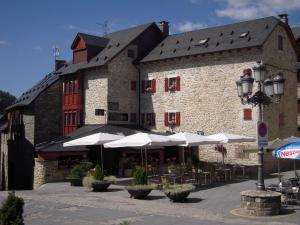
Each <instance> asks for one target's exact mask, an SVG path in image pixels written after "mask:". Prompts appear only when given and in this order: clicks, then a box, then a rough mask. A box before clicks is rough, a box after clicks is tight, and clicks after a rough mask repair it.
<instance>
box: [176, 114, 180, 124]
mask: <svg viewBox="0 0 300 225" xmlns="http://www.w3.org/2000/svg"><path fill="white" fill-rule="evenodd" d="M176 126H180V112H176Z"/></svg>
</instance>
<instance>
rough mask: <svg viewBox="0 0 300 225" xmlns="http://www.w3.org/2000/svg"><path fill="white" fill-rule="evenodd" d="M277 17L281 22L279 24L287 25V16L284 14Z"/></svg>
mask: <svg viewBox="0 0 300 225" xmlns="http://www.w3.org/2000/svg"><path fill="white" fill-rule="evenodd" d="M278 17H279V19H280V20H281V22H283V23H285V24H286V25H289V18H288V14H286V13H283V14H279V15H278Z"/></svg>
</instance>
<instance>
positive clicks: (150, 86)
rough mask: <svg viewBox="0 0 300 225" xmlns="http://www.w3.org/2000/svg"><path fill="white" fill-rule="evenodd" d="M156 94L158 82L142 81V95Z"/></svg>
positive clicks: (153, 80)
mask: <svg viewBox="0 0 300 225" xmlns="http://www.w3.org/2000/svg"><path fill="white" fill-rule="evenodd" d="M145 92H146V93H155V92H156V80H155V79H152V80H143V81H142V93H145Z"/></svg>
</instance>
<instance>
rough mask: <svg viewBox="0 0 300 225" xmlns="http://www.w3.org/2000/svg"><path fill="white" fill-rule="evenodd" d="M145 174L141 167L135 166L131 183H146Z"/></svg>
mask: <svg viewBox="0 0 300 225" xmlns="http://www.w3.org/2000/svg"><path fill="white" fill-rule="evenodd" d="M147 183H148V182H147V176H146V173H145V171H144V169H143V168H142V167H139V166H138V167H137V168H136V169H135V171H134V173H133V185H147Z"/></svg>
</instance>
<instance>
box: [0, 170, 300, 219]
mask: <svg viewBox="0 0 300 225" xmlns="http://www.w3.org/2000/svg"><path fill="white" fill-rule="evenodd" d="M289 176H292V172H288V173H285V177H286V178H288V177H289ZM255 182H256V181H255V180H238V181H236V182H234V183H231V184H222V185H219V186H217V187H206V188H202V189H201V190H199V191H197V192H193V193H191V194H190V196H189V199H188V201H187V202H185V203H172V202H170V201H169V200H168V198H166V197H165V196H164V194H163V193H162V192H161V191H152V192H151V193H150V196H149V197H148V199H147V200H135V199H130V198H129V195H128V193H127V191H124V189H123V188H124V187H123V186H119V185H112V186H111V187H110V189H109V191H108V192H103V193H95V192H90V191H88V190H87V189H85V188H84V187H71V186H70V185H69V183H51V184H46V185H43V186H42V187H41V188H40V189H38V190H34V191H17V192H16V194H17V195H18V196H21V197H23V198H24V200H25V213H24V218H25V224H26V225H53V224H61V225H65V224H72V225H83V224H84V225H89V224H91V225H98V224H99V225H102V224H103V225H104V224H105V225H119V224H120V223H121V222H122V221H129V222H130V224H131V225H150V224H151V225H177V224H178V225H185V224H189V225H196V224H197V225H199V224H201V225H216V224H252V225H265V224H272V225H277V224H278V225H279V224H280V225H282V224H284V225H289V224H300V206H290V207H289V209H291V210H292V211H293V212H292V213H291V214H288V215H280V216H276V217H269V218H265V217H264V218H250V217H240V216H235V215H233V214H231V213H230V211H232V210H233V209H236V208H238V207H239V204H240V196H239V192H240V191H242V190H246V189H253V188H254V187H255ZM276 182H277V178H271V179H267V180H266V185H268V184H270V183H276ZM6 196H7V192H1V193H0V198H1V201H3V199H4V197H6Z"/></svg>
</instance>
